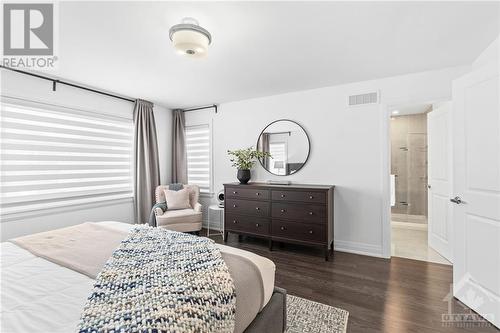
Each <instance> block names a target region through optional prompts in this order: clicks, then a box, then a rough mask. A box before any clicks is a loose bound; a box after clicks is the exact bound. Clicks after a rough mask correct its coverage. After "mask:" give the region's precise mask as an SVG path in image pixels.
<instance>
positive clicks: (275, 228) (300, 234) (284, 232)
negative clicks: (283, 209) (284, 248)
mask: <svg viewBox="0 0 500 333" xmlns="http://www.w3.org/2000/svg"><path fill="white" fill-rule="evenodd" d="M325 230H326V229H325V227H324V226H322V225H317V224H302V223H294V222H287V221H280V220H273V222H272V226H271V235H272V237H278V238H286V239H295V240H299V241H306V242H325V241H326V236H327V235H326V231H325Z"/></svg>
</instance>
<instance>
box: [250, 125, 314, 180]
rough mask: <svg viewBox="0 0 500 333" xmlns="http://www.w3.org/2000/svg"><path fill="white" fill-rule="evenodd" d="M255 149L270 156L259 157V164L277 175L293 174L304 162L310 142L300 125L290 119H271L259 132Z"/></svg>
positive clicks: (307, 155)
mask: <svg viewBox="0 0 500 333" xmlns="http://www.w3.org/2000/svg"><path fill="white" fill-rule="evenodd" d="M257 150H259V151H261V152H268V153H269V154H271V157H265V158H262V159H260V164H262V166H263V167H264V169H266V170H267V171H269V172H270V173H272V174H274V175H278V176H288V175H293V174H294V173H296V172H297V171H299V170H300V169H301V168H302V167H303V166H304V164H306V162H307V159H308V157H309V150H310V142H309V137H308V136H307V133H306V131H305V130H304V128H302V126H300V125H299V124H298V123H296V122H295V121H292V120H287V119H280V120H276V121H273V122H272V123H270V124H269V125H267V126H266V128H264V130H263V131H262V133H260V136H259V139H258V141H257Z"/></svg>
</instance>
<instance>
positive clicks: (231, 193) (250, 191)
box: [226, 187, 271, 200]
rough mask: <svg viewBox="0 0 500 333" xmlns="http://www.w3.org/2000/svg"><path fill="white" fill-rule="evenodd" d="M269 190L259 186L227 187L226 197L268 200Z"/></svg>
mask: <svg viewBox="0 0 500 333" xmlns="http://www.w3.org/2000/svg"><path fill="white" fill-rule="evenodd" d="M270 194H271V193H270V191H269V190H263V189H258V188H241V187H227V188H226V197H228V198H246V199H257V200H268V199H269V197H270Z"/></svg>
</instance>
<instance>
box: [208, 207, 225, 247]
mask: <svg viewBox="0 0 500 333" xmlns="http://www.w3.org/2000/svg"><path fill="white" fill-rule="evenodd" d="M211 211H218V212H219V223H220V229H219V231H220V233H221V236H222V240H224V207H219V205H210V206H208V225H207V237H210V215H211V214H210V213H211Z"/></svg>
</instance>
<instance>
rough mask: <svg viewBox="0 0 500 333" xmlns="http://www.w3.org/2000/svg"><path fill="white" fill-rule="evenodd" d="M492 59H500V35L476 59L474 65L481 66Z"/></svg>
mask: <svg viewBox="0 0 500 333" xmlns="http://www.w3.org/2000/svg"><path fill="white" fill-rule="evenodd" d="M491 61H496V62H499V61H500V35H499V36H498V37H497V38H496V39H495V40H494V41H493V42H491V44H490V45H488V47H487V48H486V49H484V51H483V52H481V54H480V55H479V56H478V57H477V58H476V60H474V62H473V63H472V67H474V68H479V67H481V66H484V65H485V64H487V63H488V62H491Z"/></svg>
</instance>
